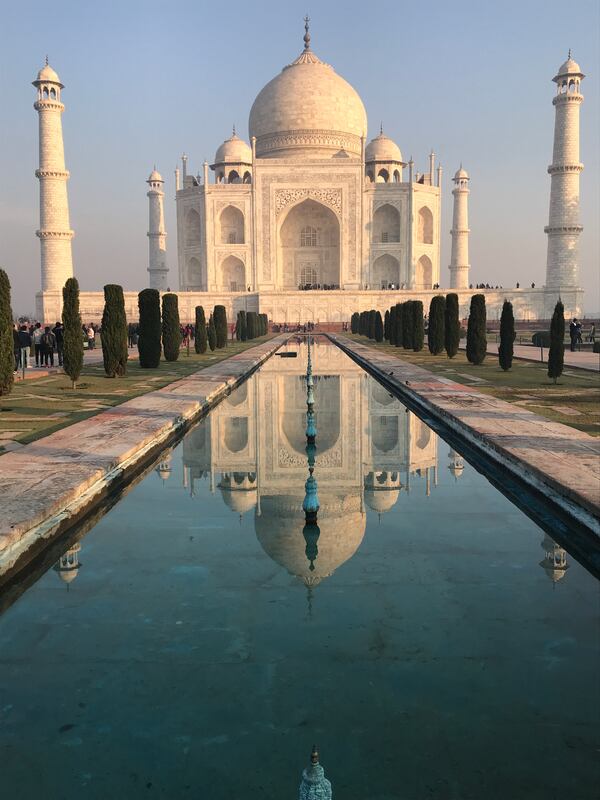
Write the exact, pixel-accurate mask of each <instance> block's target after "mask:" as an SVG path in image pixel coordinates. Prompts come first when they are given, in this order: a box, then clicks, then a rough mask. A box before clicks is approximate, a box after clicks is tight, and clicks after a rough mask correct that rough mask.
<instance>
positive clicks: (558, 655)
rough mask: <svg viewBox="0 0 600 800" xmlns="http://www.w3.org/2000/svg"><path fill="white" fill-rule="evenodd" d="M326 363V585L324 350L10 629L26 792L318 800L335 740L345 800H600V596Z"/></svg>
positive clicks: (68, 560)
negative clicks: (309, 369)
mask: <svg viewBox="0 0 600 800" xmlns="http://www.w3.org/2000/svg"><path fill="white" fill-rule="evenodd" d="M313 364H314V374H315V410H316V416H317V428H318V435H317V458H316V467H315V476H316V478H317V480H318V485H319V500H320V506H321V508H320V511H319V519H318V525H319V536H318V541H317V542H316V547H317V551H318V552H317V555H316V558H313V566H314V570H311V569H310V563H311V562H310V558H309V556H314V546H315V542H313V541H312V540H310V537H309V538H306V537H305V536H304V535H303V527H304V519H303V514H302V511H301V504H302V499H303V496H304V481H305V479H306V475H307V459H306V452H305V443H306V440H305V435H304V433H305V427H306V415H305V412H306V405H305V399H306V394H305V386H304V382H303V380H302V379H301V378H300V377H299V376H300V375H301V374H302V373H303V372H304V371H305V369H306V360H305V348H302V349H301V353H300V357H299V358H296V359H280V358H278V357H275V358H273V359H271V360H270V361H269V362H267V364H266V365H265V366H264V367H263V368H262V369H261V371H260V372H259V373H258V374H256V375H255V376H253V377H252V378H251V379H250V380H249V381H248V382H247V383H246V384H244V386H243V387H241V389H239V390H238V391H237V392H235V393H234V394H232V395H231V396H230V397H229V398H227V399H226V400H225V401H224V402H223V403H221V405H220V406H218V407H217V409H215V410H214V411H213V412H212V413H211V414H210V415H209V417H208V418H207V419H206V420H204V421H203V422H202V423H200V424H199V425H198V426H197V427H196V428H195V429H194V430H192V431H191V432H190V433H189V434H188V436H187V437H186V439H185V440H184V442H183V443H182V444H180V445H179V446H177V447H176V448H175V449H174V450H173V452H172V453H167V454H165V456H164V457H163V458H162V460H161V461H160V463H159V464H157V467H156V470H154V471H153V472H151V473H150V474H149V475H148V476H147V477H146V478H145V479H144V480H143V481H142V482H141V483H140V484H138V485H137V486H136V487H135V488H134V489H133V490H132V491H131V492H130V493H129V494H128V495H127V496H126V497H125V498H124V499H123V500H122V501H121V502H120V503H119V504H117V505H116V506H115V507H114V508H113V509H112V510H111V511H110V512H109V513H108V514H107V515H106V516H105V517H104V518H102V519H101V520H100V521H99V522H98V524H97V525H96V526H95V528H94V529H93V530H92V531H91V532H90V533H89V534H88V535H87V536H86V537H85V538H83V539H82V540H81V541H80V542H79V543H78V545H75V546H74V547H72V548H71V549H70V550H69V551H68V552H67V553H65V554H64V556H63V557H62V558H61V560H60V561H59V562H58V563H57V564H56V565H55V570H50V571H49V572H48V573H47V574H45V575H44V576H43V577H42V578H41V579H40V580H39V581H38V582H37V583H36V584H35V585H34V586H33V587H32V588H31V589H30V590H29V591H28V592H26V593H25V594H24V595H23V596H22V597H21V598H20V599H19V600H18V601H17V602H16V603H15V604H14V605H13V606H12V607H11V608H10V609H9V610H8V611H7V612H6V613H5V614H4V616H3V617H1V618H0V653H1V655H0V747H1V751H0V752H1V753H2V756H3V758H2V762H3V776H2V780H3V789H4V791H5V792H6V793H7V795H11V796H19V797H22V798H39V797H52V798H54V797H60V798H75V797H77V798H79V797H93V798H95V797H98V798H105V797H115V798H120V797H127V798H137V797H152V796H158V797H188V796H189V797H210V798H211V799H212V798H228V800H229V799H230V798H246V797H252V796H260V797H265V798H270V797H273V798H286V797H297V791H298V783H299V780H300V776H301V772H302V769H303V768H304V767H305V766H306V764H307V761H308V758H309V754H310V747H311V745H312V743H313V741H316V742H317V743H318V744H319V749H320V751H321V760H322V763H323V766H324V767H325V771H326V775H327V777H328V778H330V779H331V781H332V784H333V790H334V797H336V798H349V799H350V800H358V799H359V798H360V799H361V800H366V798H386V800H387V798H404V797H406V798H411V799H412V798H422V797H434V798H448V797H460V798H462V797H471V796H472V797H486V798H503V799H504V798H506V797H528V798H548V797H573V798H582V800H583V799H584V798H588V797H589V798H591V797H594V796H595V795H594V792H595V790H594V789H593V786H594V784H595V779H596V778H597V777H598V772H597V767H596V766H595V758H596V756H595V749H594V748H595V745H594V739H593V737H594V733H593V731H594V728H597V723H598V707H599V706H598V682H597V677H596V670H597V666H598V650H597V618H596V616H597V598H598V595H597V588H596V586H597V584H596V583H595V581H594V580H593V579H592V578H591V576H590V575H589V574H587V573H586V572H585V571H584V569H583V568H582V567H581V566H580V565H579V564H578V563H577V562H575V561H574V560H573V559H571V558H570V557H568V556H567V555H566V554H565V552H564V550H562V549H561V548H559V547H558V546H557V545H555V544H554V542H553V541H552V540H551V539H550V538H549V537H548V536H547V535H544V533H543V532H542V531H541V530H540V529H539V528H537V527H536V526H535V525H534V524H533V523H532V522H531V521H529V520H528V519H527V518H526V517H525V516H524V515H523V514H522V513H521V512H519V511H518V510H517V509H516V508H515V507H514V506H512V505H511V504H510V503H509V502H508V500H506V499H505V498H504V497H503V496H502V495H501V494H500V493H499V492H497V491H496V490H495V489H493V488H492V487H491V486H490V484H489V483H488V482H487V481H486V480H485V478H483V477H482V476H481V475H479V474H478V473H477V472H476V471H475V470H474V469H472V468H471V467H470V466H469V465H468V464H465V463H464V462H463V460H462V458H461V457H460V456H459V455H458V454H457V453H456V452H455V451H453V450H451V449H450V448H449V447H448V445H446V444H445V443H444V442H443V441H441V440H440V439H438V437H437V436H436V435H435V434H434V433H433V432H431V431H430V430H429V429H428V428H427V427H426V426H425V425H424V424H423V423H421V421H420V420H418V419H417V418H416V417H415V416H414V415H413V414H409V413H407V412H406V411H405V409H404V407H402V406H401V405H400V404H399V402H398V401H397V400H395V399H393V398H391V397H390V396H389V395H388V393H387V392H386V391H385V390H384V389H383V388H382V387H381V386H379V385H378V384H376V383H375V382H374V381H373V380H372V379H371V378H369V377H367V376H366V375H365V374H364V373H362V372H361V371H360V370H359V369H358V368H357V367H356V366H355V365H354V364H353V363H352V362H351V361H350V360H349V359H347V358H346V356H344V355H343V354H342V353H341V352H340V351H339V350H337V349H334V348H333V347H331V346H329V345H319V344H317V346H316V347H315V353H314V358H313ZM79 546H80V549H79ZM79 562H81V566H79ZM567 566H568V569H566V567H567ZM58 577H60V578H62V581H61V580H58V579H57V578H58ZM549 577H550V578H551V580H549V579H548V578H549ZM65 584H66V585H65ZM24 743H26V745H25V744H24Z"/></svg>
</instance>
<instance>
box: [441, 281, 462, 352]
mask: <svg viewBox="0 0 600 800" xmlns="http://www.w3.org/2000/svg"><path fill="white" fill-rule="evenodd" d="M459 344H460V320H459V318H458V295H457V294H456V293H455V292H450V294H447V295H446V308H445V312H444V346H445V348H446V353H447V354H448V358H454V356H455V355H456V354H457V353H458V346H459Z"/></svg>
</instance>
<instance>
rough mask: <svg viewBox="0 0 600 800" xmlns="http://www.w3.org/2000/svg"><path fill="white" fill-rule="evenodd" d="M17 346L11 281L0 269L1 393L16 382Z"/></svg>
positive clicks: (7, 390) (8, 391)
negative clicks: (15, 345) (11, 302)
mask: <svg viewBox="0 0 600 800" xmlns="http://www.w3.org/2000/svg"><path fill="white" fill-rule="evenodd" d="M14 369H15V347H14V338H13V316H12V308H11V304H10V281H9V279H8V275H7V274H6V272H5V271H4V270H3V269H0V395H3V394H10V390H11V389H12V387H13V383H14V379H15V376H14Z"/></svg>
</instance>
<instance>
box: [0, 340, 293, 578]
mask: <svg viewBox="0 0 600 800" xmlns="http://www.w3.org/2000/svg"><path fill="white" fill-rule="evenodd" d="M290 336H291V334H283V335H278V336H275V337H274V338H272V339H269V340H268V341H266V342H261V343H260V344H258V345H256V346H255V347H250V348H248V349H247V350H244V351H243V352H241V353H237V354H236V355H233V356H231V357H230V358H227V359H224V360H223V361H220V362H219V363H217V364H214V365H211V366H208V367H205V368H203V369H200V370H198V371H197V372H194V373H193V374H191V375H188V376H187V377H185V378H181V379H180V380H177V381H175V382H173V383H170V384H168V385H167V386H163V387H162V388H161V389H157V390H155V391H152V392H148V393H146V394H143V395H139V396H138V397H135V398H133V399H131V400H128V401H126V402H125V403H121V404H120V405H117V406H113V407H111V408H108V409H106V411H102V412H101V413H99V414H97V415H95V416H93V417H91V418H89V419H86V420H82V421H81V422H76V423H74V424H73V425H70V426H68V427H66V428H62V429H61V430H59V431H56V432H55V433H51V434H49V435H48V436H45V437H43V438H41V439H38V440H36V441H35V442H32V443H31V444H27V445H24V446H23V447H20V448H19V449H18V450H16V451H12V452H6V453H3V454H2V455H0V585H2V584H3V583H5V581H6V580H7V579H10V578H12V576H13V575H14V574H15V573H16V572H19V571H20V570H21V569H23V568H24V567H25V566H26V565H27V564H28V563H29V562H30V561H31V559H33V558H34V557H35V556H37V555H38V554H39V553H40V552H41V551H42V550H43V549H44V548H45V547H46V546H47V544H48V542H50V541H51V540H53V539H54V537H55V536H56V535H57V534H59V533H61V532H62V531H63V530H64V529H65V528H66V527H68V525H69V524H70V523H72V522H75V521H77V519H78V518H79V517H80V516H81V515H82V513H83V512H84V510H86V509H89V508H90V507H91V506H93V505H94V503H95V502H96V501H98V500H99V499H100V498H101V497H103V496H105V495H106V493H107V492H108V491H109V490H110V489H111V487H113V486H116V485H118V484H119V483H122V482H123V480H124V477H125V475H126V474H129V473H130V472H131V471H134V470H135V469H136V468H139V467H140V465H141V464H143V463H144V462H145V461H146V460H148V459H149V458H151V457H153V456H155V455H156V454H157V452H160V450H162V448H163V447H165V446H166V445H167V444H168V443H169V441H171V440H172V439H174V438H175V437H177V436H178V435H180V434H181V433H182V432H183V431H184V430H185V429H187V428H188V427H189V426H190V425H191V424H193V423H194V422H195V421H196V420H198V419H199V418H200V417H201V416H202V415H203V414H205V413H206V412H207V411H208V410H209V409H210V408H212V406H214V405H215V404H216V403H217V402H219V401H220V400H221V399H222V398H223V397H224V396H226V395H227V394H228V393H229V392H231V391H232V390H233V389H235V388H236V387H237V386H238V385H239V384H240V383H242V382H243V381H244V380H246V378H248V377H249V376H250V375H251V374H252V373H253V372H254V371H255V370H257V369H258V368H259V367H260V366H261V364H263V363H264V362H265V361H266V360H267V359H269V358H270V357H271V356H272V355H273V354H274V353H275V352H276V351H277V350H278V349H279V348H280V347H281V346H282V345H283V344H285V342H286V341H287V340H288V339H289V338H290Z"/></svg>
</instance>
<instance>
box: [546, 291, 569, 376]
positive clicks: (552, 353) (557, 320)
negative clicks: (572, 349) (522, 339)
mask: <svg viewBox="0 0 600 800" xmlns="http://www.w3.org/2000/svg"><path fill="white" fill-rule="evenodd" d="M564 358H565V307H564V306H563V304H562V302H561V301H560V300H559V301H558V303H557V304H556V305H555V306H554V314H552V321H551V323H550V350H549V352H548V377H549V378H552V379H553V380H554V383H556V381H557V380H558V378H560V376H561V375H562V372H563V364H564Z"/></svg>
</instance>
